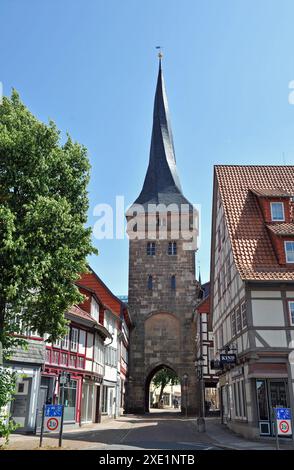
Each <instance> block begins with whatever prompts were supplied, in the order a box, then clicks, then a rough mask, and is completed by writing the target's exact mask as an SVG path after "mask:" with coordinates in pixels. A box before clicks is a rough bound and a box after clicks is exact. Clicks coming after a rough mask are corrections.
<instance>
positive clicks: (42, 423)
mask: <svg viewBox="0 0 294 470" xmlns="http://www.w3.org/2000/svg"><path fill="white" fill-rule="evenodd" d="M45 406H46V405H43V411H42V422H41V434H40V447H42V443H43V433H44V417H45Z"/></svg>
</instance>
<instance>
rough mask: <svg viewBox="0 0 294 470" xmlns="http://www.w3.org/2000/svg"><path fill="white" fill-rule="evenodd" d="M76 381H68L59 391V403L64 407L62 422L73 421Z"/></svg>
mask: <svg viewBox="0 0 294 470" xmlns="http://www.w3.org/2000/svg"><path fill="white" fill-rule="evenodd" d="M76 399H77V381H76V380H70V381H69V382H68V383H67V384H64V385H63V386H61V387H60V389H59V403H60V404H61V405H64V421H65V422H66V421H75V416H76Z"/></svg>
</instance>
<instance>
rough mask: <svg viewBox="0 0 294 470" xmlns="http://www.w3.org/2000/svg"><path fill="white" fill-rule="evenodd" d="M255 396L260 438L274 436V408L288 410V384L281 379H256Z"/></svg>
mask: <svg viewBox="0 0 294 470" xmlns="http://www.w3.org/2000/svg"><path fill="white" fill-rule="evenodd" d="M256 395H257V408H258V420H259V430H260V435H261V436H274V435H275V430H274V426H273V413H274V408H276V407H281V408H289V398H288V382H287V380H283V379H257V380H256Z"/></svg>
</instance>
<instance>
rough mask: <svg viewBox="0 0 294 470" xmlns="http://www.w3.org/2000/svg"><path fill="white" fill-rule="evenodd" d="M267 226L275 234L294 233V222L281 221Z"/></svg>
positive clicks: (291, 234)
mask: <svg viewBox="0 0 294 470" xmlns="http://www.w3.org/2000/svg"><path fill="white" fill-rule="evenodd" d="M267 228H268V229H269V230H270V231H271V232H273V233H274V234H275V235H284V236H287V235H290V236H293V235H294V224H292V223H291V224H287V223H284V222H281V223H274V224H267Z"/></svg>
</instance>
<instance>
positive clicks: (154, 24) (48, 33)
mask: <svg viewBox="0 0 294 470" xmlns="http://www.w3.org/2000/svg"><path fill="white" fill-rule="evenodd" d="M293 17H294V2H293V1H292V0H279V1H278V0H223V1H221V0H181V1H180V0H124V1H121V0H43V1H39V0H26V1H25V2H24V1H23V0H1V5H0V18H1V28H0V47H1V67H0V81H1V82H2V83H3V88H4V94H10V91H11V87H15V88H16V89H17V90H18V91H19V93H20V94H21V98H22V99H23V101H24V102H25V104H26V105H27V106H28V107H29V108H30V110H31V111H32V112H33V113H34V114H35V115H36V116H37V117H38V118H39V119H41V120H43V121H48V119H49V118H50V119H53V120H54V121H55V122H56V123H57V125H58V127H59V128H60V129H61V131H62V133H63V135H64V134H65V132H67V131H68V132H69V133H70V134H71V136H72V137H73V138H74V139H75V140H78V141H79V142H81V143H83V144H84V145H85V146H86V147H87V148H88V150H89V156H90V160H91V165H92V173H91V182H90V185H89V195H90V203H91V206H90V210H89V223H90V224H91V225H93V224H94V222H95V220H96V218H95V217H94V216H93V208H94V206H95V205H96V204H98V203H101V202H102V203H110V204H113V203H114V200H115V196H116V195H124V196H125V200H126V203H131V202H133V201H134V199H135V198H136V197H137V196H138V194H139V191H140V189H141V186H142V184H143V180H144V176H145V172H146V168H147V164H148V156H149V145H150V136H151V124H152V107H153V97H154V91H155V84H156V75H157V67H158V64H157V59H156V50H155V46H157V45H161V46H162V47H163V52H164V63H163V70H164V76H165V82H166V87H167V94H168V99H169V106H170V111H171V119H172V128H173V134H174V141H175V149H176V157H177V165H178V170H179V174H180V178H181V183H182V187H183V190H184V193H185V196H186V197H187V198H188V199H189V200H191V201H192V202H194V203H198V204H201V208H202V210H201V215H202V225H201V229H202V233H201V245H200V249H199V252H198V255H197V263H198V262H199V263H200V265H201V274H202V280H204V281H206V280H208V277H209V262H210V258H209V256H210V253H209V251H210V223H211V198H212V175H213V165H214V164H216V163H218V164H220V163H224V164H284V163H286V164H294V106H293V105H292V106H291V105H290V104H289V102H288V95H289V91H290V90H289V88H288V86H289V82H290V81H291V80H294V28H293ZM94 242H95V245H96V246H97V247H98V249H99V256H98V257H93V258H92V259H91V260H90V262H91V264H92V266H93V267H94V269H95V270H96V271H97V273H98V274H99V275H100V276H101V277H102V279H103V280H104V281H105V282H106V283H107V284H108V285H109V287H110V288H111V289H112V290H113V291H114V292H115V293H116V294H126V293H127V283H128V241H127V239H125V240H104V241H97V240H94Z"/></svg>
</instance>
